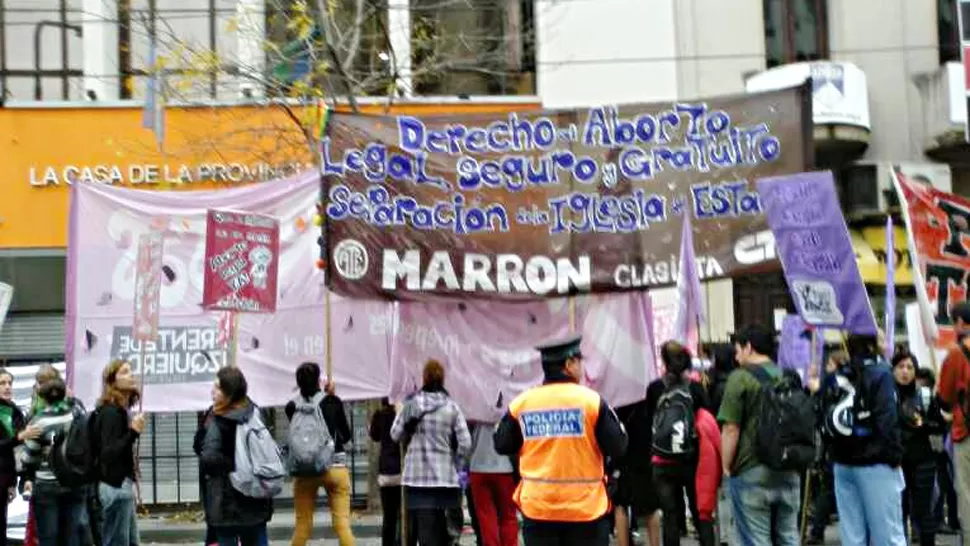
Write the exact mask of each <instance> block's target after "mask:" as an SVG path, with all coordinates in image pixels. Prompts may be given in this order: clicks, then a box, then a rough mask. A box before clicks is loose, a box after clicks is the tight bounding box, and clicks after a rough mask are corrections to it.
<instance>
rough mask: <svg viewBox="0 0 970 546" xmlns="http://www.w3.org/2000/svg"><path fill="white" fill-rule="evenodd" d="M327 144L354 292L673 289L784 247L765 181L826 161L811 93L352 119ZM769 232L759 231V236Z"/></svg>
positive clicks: (334, 246) (333, 244) (332, 224)
mask: <svg viewBox="0 0 970 546" xmlns="http://www.w3.org/2000/svg"><path fill="white" fill-rule="evenodd" d="M327 134H328V136H327V137H326V138H325V139H324V141H323V146H322V159H323V167H322V168H323V172H324V174H325V175H326V177H325V191H326V195H327V197H328V198H327V206H326V223H325V226H326V231H327V233H328V239H327V240H328V249H327V251H328V254H329V256H330V259H329V260H328V266H329V267H330V268H331V270H332V273H331V286H332V288H333V289H334V291H335V292H336V293H338V294H340V295H343V296H349V297H366V298H374V297H380V298H387V299H397V300H408V299H410V300H419V301H430V300H432V299H440V298H454V299H467V298H470V297H481V298H488V299H491V300H495V299H496V298H499V299H520V300H521V299H536V298H542V297H552V296H561V295H564V294H571V293H578V292H587V291H592V292H614V291H623V290H633V289H642V288H647V287H653V286H663V285H668V284H673V283H674V282H675V279H676V277H675V275H674V272H673V269H675V267H676V264H677V256H678V248H679V244H680V237H679V233H680V226H681V222H680V220H679V218H681V217H682V215H683V214H684V213H685V212H689V213H691V214H693V215H694V218H695V222H694V224H693V228H694V240H695V243H696V246H697V255H698V265H699V273H700V275H701V276H702V277H705V278H711V277H719V276H724V275H729V274H731V273H733V272H736V271H738V270H742V269H745V268H748V267H750V266H753V265H756V264H759V263H761V262H764V261H768V260H772V259H773V258H774V257H773V256H772V255H771V254H770V253H768V252H764V251H762V252H758V248H754V247H757V243H758V239H757V235H758V233H759V232H763V231H766V230H767V225H766V223H765V220H764V216H763V214H762V210H761V204H760V201H759V199H758V196H757V193H756V191H755V188H754V180H755V179H756V178H761V177H767V176H776V175H781V174H791V173H796V172H801V171H804V170H806V169H807V168H808V166H809V165H810V164H811V159H812V158H811V139H810V134H811V105H810V96H809V94H808V91H807V87H806V86H801V87H797V88H792V89H787V90H781V91H772V92H768V93H759V94H746V95H740V96H731V97H720V98H716V99H710V100H699V101H695V102H684V103H674V104H671V103H655V104H644V105H635V106H623V107H599V108H590V109H584V110H563V111H542V112H536V113H530V114H523V113H511V114H506V115H502V116H500V117H495V116H494V115H490V116H486V115H480V114H479V115H465V116H435V117H425V118H416V117H410V116H398V117H392V116H357V115H347V114H334V115H333V116H332V117H331V118H330V123H329V126H328V133H327ZM752 237H753V239H752Z"/></svg>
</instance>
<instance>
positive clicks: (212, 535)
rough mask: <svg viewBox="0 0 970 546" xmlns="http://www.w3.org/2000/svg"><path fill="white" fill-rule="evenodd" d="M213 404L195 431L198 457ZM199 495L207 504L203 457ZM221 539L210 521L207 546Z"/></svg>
mask: <svg viewBox="0 0 970 546" xmlns="http://www.w3.org/2000/svg"><path fill="white" fill-rule="evenodd" d="M212 417H213V414H212V406H209V409H207V410H205V412H204V413H203V414H202V419H201V420H200V421H199V429H198V430H196V431H195V438H193V440H192V450H193V451H195V455H196V456H197V457H202V442H203V441H204V440H205V429H206V427H207V426H209V423H210V422H212ZM199 497H201V501H202V506H205V474H204V473H203V472H202V464H201V459H199ZM218 541H219V537H217V536H216V530H215V529H213V528H212V527H211V526H210V525H209V524H208V523H207V524H206V526H205V542H204V544H206V546H208V545H209V544H216V543H217V542H218Z"/></svg>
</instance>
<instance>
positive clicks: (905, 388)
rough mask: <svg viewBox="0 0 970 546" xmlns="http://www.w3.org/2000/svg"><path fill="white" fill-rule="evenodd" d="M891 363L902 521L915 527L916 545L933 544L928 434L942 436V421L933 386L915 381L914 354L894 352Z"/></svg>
mask: <svg viewBox="0 0 970 546" xmlns="http://www.w3.org/2000/svg"><path fill="white" fill-rule="evenodd" d="M892 364H893V377H894V378H895V379H896V392H897V394H898V399H897V403H898V404H899V421H900V425H901V427H902V444H903V476H904V477H905V483H906V490H905V491H903V507H902V509H903V521H904V522H905V521H906V520H908V519H909V518H910V517H912V520H913V524H914V525H913V528H914V529H918V534H917V536H918V538H919V543H920V545H921V546H934V544H936V519H935V517H934V514H933V489H934V487H935V485H936V461H937V456H936V451H935V450H934V447H933V440H932V437H933V436H942V435H943V432H944V431H945V430H946V423H945V422H944V421H943V415H942V413H941V412H940V405H939V404H938V403H937V400H936V397H935V396H934V395H933V390H932V389H931V388H930V387H921V386H920V385H918V384H917V381H916V370H918V369H919V363H918V361H917V360H916V357H915V356H913V355H911V354H909V353H897V354H896V356H894V357H893V362H892ZM914 534H916V533H914Z"/></svg>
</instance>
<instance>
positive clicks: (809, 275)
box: [758, 171, 878, 335]
mask: <svg viewBox="0 0 970 546" xmlns="http://www.w3.org/2000/svg"><path fill="white" fill-rule="evenodd" d="M758 193H759V195H760V197H761V205H762V207H763V208H764V210H765V216H766V217H767V219H768V226H769V227H771V232H772V233H773V234H774V236H775V244H776V246H777V247H778V257H779V258H780V259H781V265H782V268H783V269H784V270H785V279H786V280H787V281H788V289H789V291H790V292H791V295H792V299H793V300H795V306H796V307H797V309H798V314H799V315H800V316H801V317H802V319H804V320H805V322H807V323H808V324H811V325H813V326H816V327H827V328H838V329H843V330H848V331H849V332H850V333H854V334H868V335H876V333H877V331H878V329H877V328H876V319H875V317H873V314H872V307H871V306H870V305H869V295H868V294H867V293H866V287H865V285H863V284H862V277H861V276H860V275H859V265H858V264H857V263H856V258H855V251H854V250H853V249H852V241H851V240H850V239H849V230H848V228H847V227H846V225H845V219H844V218H843V217H842V208H841V207H840V206H839V197H838V195H837V194H836V191H835V181H834V180H833V179H832V173H831V172H829V171H823V172H809V173H800V174H793V175H790V176H777V177H772V178H762V179H760V180H758Z"/></svg>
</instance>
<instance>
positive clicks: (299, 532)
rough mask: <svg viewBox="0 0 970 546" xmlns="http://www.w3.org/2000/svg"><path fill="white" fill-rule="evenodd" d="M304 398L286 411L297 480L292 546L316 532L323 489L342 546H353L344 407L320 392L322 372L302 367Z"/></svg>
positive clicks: (300, 379) (309, 365)
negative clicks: (314, 529) (314, 516)
mask: <svg viewBox="0 0 970 546" xmlns="http://www.w3.org/2000/svg"><path fill="white" fill-rule="evenodd" d="M296 386H297V388H299V390H300V394H299V395H298V396H297V397H296V398H294V399H293V400H291V401H290V402H289V403H288V404H287V405H286V408H285V409H284V411H285V413H286V417H287V419H289V420H290V429H289V441H288V448H289V454H288V466H289V470H290V474H291V475H292V476H293V477H294V478H293V503H294V505H295V509H296V524H295V526H294V529H293V546H305V544H306V543H307V540H309V539H310V533H311V531H312V529H313V513H314V510H315V509H316V501H317V491H318V490H319V489H320V488H321V487H323V488H324V489H326V491H327V500H328V501H329V503H330V517H331V518H333V529H334V532H336V534H337V537H338V539H339V540H340V546H353V544H354V534H353V530H352V529H351V527H350V469H349V468H348V467H347V453H346V451H345V448H344V445H345V444H347V442H349V441H351V440H352V439H353V436H352V433H351V431H350V424H349V423H348V422H347V415H346V413H345V412H344V405H343V401H341V400H340V398H338V397H337V396H336V395H335V394H334V392H333V383H332V382H331V383H329V384H327V392H326V394H324V392H322V391H321V390H320V366H318V365H317V364H316V363H314V362H304V363H303V364H300V366H299V367H298V368H297V369H296Z"/></svg>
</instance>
